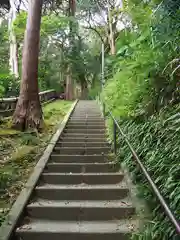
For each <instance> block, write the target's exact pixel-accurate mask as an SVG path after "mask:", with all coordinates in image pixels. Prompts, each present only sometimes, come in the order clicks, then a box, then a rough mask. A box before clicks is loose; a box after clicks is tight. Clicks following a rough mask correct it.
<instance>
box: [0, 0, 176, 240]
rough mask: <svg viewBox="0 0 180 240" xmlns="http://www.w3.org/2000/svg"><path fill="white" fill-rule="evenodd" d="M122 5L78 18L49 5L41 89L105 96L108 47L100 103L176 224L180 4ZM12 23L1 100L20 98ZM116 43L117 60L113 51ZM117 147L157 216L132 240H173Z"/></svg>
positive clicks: (129, 0) (80, 7)
mask: <svg viewBox="0 0 180 240" xmlns="http://www.w3.org/2000/svg"><path fill="white" fill-rule="evenodd" d="M50 2H51V1H50ZM122 2H123V4H122V6H121V7H119V6H118V5H117V4H116V1H115V0H112V1H107V0H103V1H98V0H93V1H90V0H86V1H85V0H84V1H76V5H77V6H76V13H75V14H74V16H70V14H69V9H70V7H69V6H68V1H62V6H61V1H56V3H58V5H57V4H56V5H55V6H56V7H55V8H51V5H49V6H50V7H49V8H48V4H47V8H46V9H45V10H44V11H43V16H42V21H41V32H40V34H41V40H40V54H39V75H38V84H39V89H40V90H46V89H50V88H54V89H56V90H57V91H59V92H65V85H66V80H67V76H68V75H71V78H72V79H71V80H73V81H72V82H73V84H74V86H73V87H74V88H76V87H79V88H81V91H83V90H86V91H87V90H88V92H89V93H88V94H86V97H87V96H88V98H89V99H92V98H95V97H96V96H97V95H98V94H99V92H100V91H101V83H100V77H101V76H100V70H101V64H100V62H101V42H104V45H105V80H106V85H105V88H104V90H103V92H102V98H103V100H104V101H105V102H106V104H107V105H108V107H109V109H111V110H112V113H113V114H114V116H115V117H117V119H118V120H119V122H120V124H121V126H122V128H123V130H124V132H125V133H126V134H127V136H128V138H129V139H130V141H131V143H132V144H133V146H134V148H135V149H136V151H137V153H138V154H139V156H140V157H141V159H142V161H143V162H144V164H145V166H146V167H147V169H148V171H149V173H150V174H151V176H152V178H153V180H154V181H155V182H156V184H157V185H158V187H159V189H160V190H161V192H162V194H163V196H164V197H165V198H166V200H167V202H168V204H169V205H170V207H171V209H172V210H173V212H174V213H175V215H176V216H178V215H179V212H178V209H180V192H179V187H180V186H179V182H178V176H179V175H180V169H179V160H178V157H179V154H180V151H179V126H178V124H179V122H180V120H179V102H180V93H179V90H180V87H179V78H180V56H179V51H180V41H179V39H180V30H179V29H180V19H179V14H180V3H179V0H164V1H161V0H146V1H145V0H144V1H141V0H124V1H122ZM45 3H47V1H46V2H45ZM108 3H109V5H108ZM107 6H108V7H107ZM26 18H27V12H26V11H20V12H19V13H18V16H17V18H16V20H15V21H14V23H13V28H14V32H15V35H16V40H17V48H18V56H17V57H18V65H19V74H20V78H21V65H22V60H21V58H22V48H23V41H24V32H25V28H26ZM7 20H8V19H7V17H4V19H3V21H2V22H1V24H0V42H1V46H0V55H1V61H0V97H1V96H12V95H18V94H19V83H20V81H19V79H17V78H15V77H14V76H12V75H11V74H10V72H9V44H10V43H9V38H8V23H7ZM118 23H120V24H119V27H118ZM113 37H114V39H113ZM112 40H114V42H115V49H116V54H113V51H111V50H112V46H113V41H112ZM110 53H111V54H110ZM69 69H70V71H69ZM68 71H69V72H68ZM109 129H110V130H111V129H112V122H111V121H110V120H109ZM119 145H120V150H119V157H120V159H121V161H122V160H123V162H124V163H125V164H126V165H127V167H128V168H129V170H130V171H131V172H132V173H133V176H134V177H133V178H134V181H135V182H136V183H137V184H138V185H139V186H140V191H139V193H140V194H141V195H142V197H143V198H144V199H146V200H147V202H148V206H149V208H150V212H152V214H151V215H152V216H151V220H150V221H149V220H148V221H147V226H146V227H145V229H143V233H138V235H136V236H134V238H135V239H143V240H144V239H147V240H151V239H154V240H156V239H157V240H161V239H162V240H169V239H173V240H176V239H177V235H176V233H175V230H174V228H173V227H172V225H171V224H170V223H169V220H168V219H167V217H165V215H164V213H163V211H162V210H161V209H160V206H159V203H158V202H157V200H156V198H155V197H154V195H153V194H152V192H151V190H150V188H149V187H148V184H147V183H146V181H145V179H144V177H143V175H142V174H141V173H140V171H139V169H138V168H137V167H135V165H134V164H133V161H132V158H131V156H130V153H129V149H128V148H127V146H126V145H125V143H124V142H123V139H119Z"/></svg>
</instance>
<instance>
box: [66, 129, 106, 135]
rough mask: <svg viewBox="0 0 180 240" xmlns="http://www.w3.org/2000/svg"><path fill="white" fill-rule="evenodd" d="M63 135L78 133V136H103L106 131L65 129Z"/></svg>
mask: <svg viewBox="0 0 180 240" xmlns="http://www.w3.org/2000/svg"><path fill="white" fill-rule="evenodd" d="M64 133H78V134H93V133H94V134H105V133H106V130H105V129H100V128H99V129H91V128H86V129H76V128H66V129H65V130H64Z"/></svg>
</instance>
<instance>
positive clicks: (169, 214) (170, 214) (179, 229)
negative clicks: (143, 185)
mask: <svg viewBox="0 0 180 240" xmlns="http://www.w3.org/2000/svg"><path fill="white" fill-rule="evenodd" d="M104 107H105V105H104V104H103V113H105V109H104ZM107 112H108V114H109V115H110V116H111V118H112V120H113V138H114V152H115V154H116V153H117V129H118V130H119V132H120V134H121V135H122V136H123V138H124V140H125V142H126V143H127V145H128V147H129V148H130V151H131V153H132V155H133V156H134V158H135V160H136V162H137V163H138V165H139V167H140V169H141V171H142V172H143V174H144V176H145V177H146V180H147V181H148V183H149V185H150V186H151V188H152V190H153V191H154V193H155V195H156V197H157V198H158V200H159V202H160V205H161V206H162V207H163V208H164V210H165V213H166V215H167V217H168V218H169V219H170V221H171V223H172V224H173V225H174V227H175V228H176V231H177V233H178V235H180V224H179V221H178V220H177V219H176V217H175V215H174V214H173V212H172V211H171V209H170V207H169V206H168V204H167V203H166V201H165V200H164V198H163V196H162V195H161V193H160V191H159V189H158V187H157V186H156V184H155V183H154V181H153V180H152V178H151V176H150V175H149V173H148V171H147V170H146V168H145V166H144V165H143V163H142V162H141V160H140V159H139V157H138V155H137V153H136V152H135V150H134V149H133V147H132V145H131V143H130V142H129V140H128V139H127V137H126V135H125V134H124V132H123V131H122V129H121V127H120V126H119V123H118V122H117V120H116V119H115V117H114V116H113V114H112V113H111V111H109V110H108V111H107Z"/></svg>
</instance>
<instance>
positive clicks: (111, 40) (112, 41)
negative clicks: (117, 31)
mask: <svg viewBox="0 0 180 240" xmlns="http://www.w3.org/2000/svg"><path fill="white" fill-rule="evenodd" d="M108 20H109V45H110V48H111V55H115V54H116V48H115V39H114V32H113V26H112V13H111V9H110V4H109V3H108Z"/></svg>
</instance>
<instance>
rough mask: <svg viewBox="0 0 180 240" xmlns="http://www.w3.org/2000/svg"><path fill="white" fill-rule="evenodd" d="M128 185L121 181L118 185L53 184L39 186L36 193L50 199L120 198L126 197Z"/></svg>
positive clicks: (40, 196) (39, 196)
mask: <svg viewBox="0 0 180 240" xmlns="http://www.w3.org/2000/svg"><path fill="white" fill-rule="evenodd" d="M128 194H129V190H128V187H127V186H126V184H125V183H123V182H121V183H120V184H117V185H82V184H78V185H75V184H74V185H53V184H44V185H42V186H37V187H36V189H35V195H36V196H37V197H38V198H43V199H48V200H50V201H51V200H118V199H123V198H126V197H127V196H128Z"/></svg>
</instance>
